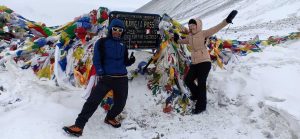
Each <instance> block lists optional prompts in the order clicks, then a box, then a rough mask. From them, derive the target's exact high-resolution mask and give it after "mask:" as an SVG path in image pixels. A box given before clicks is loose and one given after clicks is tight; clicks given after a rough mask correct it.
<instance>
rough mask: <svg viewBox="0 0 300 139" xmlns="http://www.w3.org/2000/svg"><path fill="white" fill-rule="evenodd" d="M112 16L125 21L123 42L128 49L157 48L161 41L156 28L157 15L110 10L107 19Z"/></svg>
mask: <svg viewBox="0 0 300 139" xmlns="http://www.w3.org/2000/svg"><path fill="white" fill-rule="evenodd" d="M114 18H118V19H120V20H123V21H124V23H125V27H126V32H125V35H124V43H125V44H126V45H127V47H128V48H129V49H153V48H158V46H159V44H160V41H161V40H160V35H159V28H158V25H159V22H160V16H159V15H157V14H145V13H130V12H119V11H112V12H110V14H109V20H110V21H111V20H112V19H114Z"/></svg>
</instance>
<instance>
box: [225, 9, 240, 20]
mask: <svg viewBox="0 0 300 139" xmlns="http://www.w3.org/2000/svg"><path fill="white" fill-rule="evenodd" d="M237 13H238V11H237V10H233V11H231V13H230V14H229V15H228V16H227V18H226V19H225V20H226V22H227V23H232V20H233V18H234V17H235V16H236V15H237Z"/></svg>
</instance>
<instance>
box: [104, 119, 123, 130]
mask: <svg viewBox="0 0 300 139" xmlns="http://www.w3.org/2000/svg"><path fill="white" fill-rule="evenodd" d="M104 122H105V123H106V124H109V125H111V126H113V127H114V128H119V127H121V123H120V122H118V121H117V120H116V119H115V118H114V119H107V118H105V120H104Z"/></svg>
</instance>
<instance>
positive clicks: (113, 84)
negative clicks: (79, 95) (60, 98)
mask: <svg viewBox="0 0 300 139" xmlns="http://www.w3.org/2000/svg"><path fill="white" fill-rule="evenodd" d="M124 31H125V25H124V22H123V21H122V20H119V19H113V20H112V21H111V23H110V25H109V26H108V35H107V37H106V38H102V39H100V40H98V41H97V42H96V43H95V46H94V57H93V64H94V65H95V67H96V72H97V78H98V82H97V85H96V86H95V88H94V89H93V90H92V92H91V95H90V96H89V98H88V99H87V101H86V102H85V104H84V105H83V108H82V110H81V112H80V114H79V115H78V117H77V119H76V122H75V124H74V125H72V126H68V127H67V126H65V127H63V129H64V130H65V131H66V132H67V133H69V134H71V135H74V136H81V135H82V131H83V128H84V126H85V124H86V123H87V122H88V119H89V118H90V117H91V116H92V115H93V113H94V112H95V111H96V109H97V107H98V106H99V104H100V102H101V100H102V99H103V98H104V96H105V95H106V93H107V92H108V91H109V90H113V91H114V96H113V99H114V105H113V107H112V109H111V110H109V111H108V113H107V115H106V117H105V120H104V122H105V123H106V124H109V125H111V126H113V127H115V128H118V127H120V126H121V123H120V122H119V121H117V120H116V119H115V118H116V116H117V115H119V114H120V113H121V112H122V111H123V108H124V107H125V104H126V100H127V95H128V77H127V69H126V66H130V65H132V64H133V63H134V62H135V57H134V56H133V55H131V56H130V58H128V49H127V47H126V46H125V45H124V44H123V42H122V38H123V35H124Z"/></svg>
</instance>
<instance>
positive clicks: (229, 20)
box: [203, 10, 238, 37]
mask: <svg viewBox="0 0 300 139" xmlns="http://www.w3.org/2000/svg"><path fill="white" fill-rule="evenodd" d="M237 13H238V12H237V11H236V10H233V11H231V13H230V14H229V15H228V16H227V18H226V19H225V20H223V21H222V22H221V23H219V24H218V25H216V26H214V27H212V28H210V29H208V30H204V31H203V32H204V33H203V34H204V36H205V37H209V36H211V35H213V34H215V33H217V32H218V31H220V30H221V29H222V28H224V27H225V26H226V25H228V24H229V23H232V20H233V18H234V17H235V16H236V15H237Z"/></svg>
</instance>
